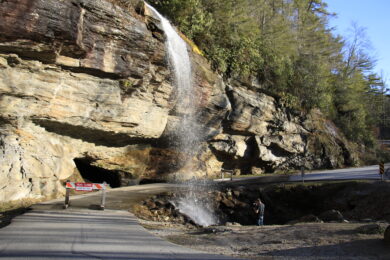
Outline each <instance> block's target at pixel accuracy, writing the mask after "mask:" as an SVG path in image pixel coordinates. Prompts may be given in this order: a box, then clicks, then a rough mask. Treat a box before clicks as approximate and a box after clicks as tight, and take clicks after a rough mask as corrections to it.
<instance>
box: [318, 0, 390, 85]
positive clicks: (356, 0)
mask: <svg viewBox="0 0 390 260" xmlns="http://www.w3.org/2000/svg"><path fill="white" fill-rule="evenodd" d="M324 2H326V3H327V4H328V10H329V11H330V12H333V13H336V14H337V16H336V17H333V18H331V19H330V26H332V27H335V29H336V31H335V32H336V33H337V34H339V35H342V36H345V35H348V33H349V32H348V30H349V29H350V28H351V25H352V23H353V22H355V23H356V24H357V25H358V26H359V27H363V28H365V29H366V36H367V38H368V39H369V40H370V42H371V46H372V48H373V50H371V51H370V54H373V56H374V58H376V59H377V63H376V66H375V72H377V73H378V74H379V75H383V77H384V79H385V80H386V83H387V87H388V88H390V0H324Z"/></svg>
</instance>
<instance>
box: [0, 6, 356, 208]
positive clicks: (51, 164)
mask: <svg viewBox="0 0 390 260" xmlns="http://www.w3.org/2000/svg"><path fill="white" fill-rule="evenodd" d="M111 2H115V1H105V0H70V1H57V0H15V1H0V7H1V8H0V16H1V17H2V19H1V21H0V32H1V34H0V129H1V130H0V161H1V165H0V201H3V202H4V201H11V200H18V199H24V198H42V197H50V196H58V195H61V194H63V192H64V188H63V182H64V181H65V180H67V179H71V180H81V179H82V178H87V179H89V180H90V181H95V182H100V181H103V180H106V181H108V182H110V183H111V186H121V185H127V184H129V183H130V182H132V180H139V179H142V178H150V179H163V178H165V176H166V175H167V174H169V173H172V172H174V171H175V170H177V169H178V168H180V156H179V154H178V152H177V151H174V150H173V149H171V147H170V145H169V139H170V138H172V136H174V131H175V125H177V123H178V122H180V118H181V116H182V115H181V114H180V113H178V112H177V111H176V109H175V104H176V93H177V89H176V88H175V86H174V83H173V80H172V76H171V75H172V73H171V68H170V67H169V65H168V62H167V58H166V56H167V54H166V51H165V46H164V38H165V36H164V32H163V31H162V30H161V27H160V24H159V21H158V19H157V18H156V17H153V15H152V14H151V12H148V10H145V9H144V8H145V7H142V5H141V6H140V8H139V11H138V12H136V11H135V9H134V8H133V7H132V6H129V7H128V8H125V7H124V6H123V5H115V4H113V3H111ZM190 56H191V59H192V70H193V74H194V79H193V83H194V85H195V91H196V97H197V98H196V99H197V102H196V104H197V112H198V115H199V118H198V120H199V122H200V123H201V124H202V125H203V126H204V127H203V134H204V136H203V138H204V140H205V142H204V143H203V149H202V150H201V151H202V153H201V154H199V155H198V157H197V158H198V162H199V165H198V170H197V173H196V174H197V175H215V174H218V173H219V172H220V171H221V169H222V168H233V169H240V170H242V171H249V170H250V171H257V172H261V171H264V170H274V169H275V168H278V167H285V168H286V167H290V166H297V165H298V161H299V160H302V158H303V162H304V163H305V165H307V166H313V167H337V166H341V165H343V164H345V163H350V162H346V161H345V158H348V160H350V161H351V162H352V161H353V160H352V159H353V158H352V156H350V154H349V152H348V151H349V149H348V145H347V143H346V142H345V141H344V140H343V139H342V138H341V137H339V135H338V134H337V131H333V126H331V125H330V126H329V127H328V128H329V129H328V128H326V124H324V123H321V122H319V121H318V120H317V118H316V117H317V116H316V115H311V114H309V115H305V116H291V113H288V112H287V110H286V109H285V108H283V107H282V106H281V104H279V101H278V100H277V99H275V98H273V97H271V96H268V95H265V94H263V93H261V92H260V91H259V89H256V87H254V86H251V85H250V84H249V85H248V84H244V83H242V82H238V81H234V82H233V81H232V82H230V83H229V84H226V83H224V82H223V80H222V78H221V77H220V76H219V75H217V74H215V73H214V72H212V71H211V69H210V67H209V65H208V64H207V62H206V60H205V59H204V58H203V57H201V56H199V55H198V54H196V53H192V52H191V53H190ZM280 106H281V107H280ZM313 117H314V118H315V119H312V118H313ZM319 126H320V127H322V129H323V130H321V131H323V132H324V134H323V133H322V132H320V133H317V132H316V131H317V130H316V129H318V127H319ZM325 132H326V133H325ZM332 135H333V136H332ZM325 139H326V140H325ZM329 143H330V144H331V145H329ZM319 148H320V149H319ZM317 151H321V152H317ZM313 152H314V153H313ZM299 163H301V162H300V161H299ZM80 173H81V176H80Z"/></svg>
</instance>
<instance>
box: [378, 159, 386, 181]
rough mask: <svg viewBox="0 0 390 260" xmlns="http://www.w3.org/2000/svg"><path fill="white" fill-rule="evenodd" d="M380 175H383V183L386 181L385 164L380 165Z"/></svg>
mask: <svg viewBox="0 0 390 260" xmlns="http://www.w3.org/2000/svg"><path fill="white" fill-rule="evenodd" d="M379 174H380V175H381V179H382V181H383V180H384V177H383V175H385V164H384V163H383V162H380V163H379Z"/></svg>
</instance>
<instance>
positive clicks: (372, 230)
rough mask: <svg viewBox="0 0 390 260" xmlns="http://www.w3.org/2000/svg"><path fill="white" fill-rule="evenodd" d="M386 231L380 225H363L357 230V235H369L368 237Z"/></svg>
mask: <svg viewBox="0 0 390 260" xmlns="http://www.w3.org/2000/svg"><path fill="white" fill-rule="evenodd" d="M384 231H385V229H384V228H383V227H382V226H381V225H379V224H368V225H363V226H360V227H358V228H357V229H356V232H357V233H360V234H367V235H372V234H383V233H384Z"/></svg>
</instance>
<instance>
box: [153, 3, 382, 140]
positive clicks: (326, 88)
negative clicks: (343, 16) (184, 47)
mask: <svg viewBox="0 0 390 260" xmlns="http://www.w3.org/2000/svg"><path fill="white" fill-rule="evenodd" d="M148 2H150V3H151V4H152V5H154V6H155V7H156V8H157V9H158V10H159V11H161V12H162V13H163V14H164V15H165V16H167V17H169V18H170V19H171V20H172V21H173V23H174V24H175V25H177V26H178V27H179V28H180V30H181V31H182V32H183V33H184V34H185V35H186V36H187V37H189V38H190V39H191V40H193V41H194V42H195V43H196V44H197V45H198V46H199V47H200V49H201V50H202V51H203V52H204V53H205V55H206V56H207V58H208V59H209V60H210V61H211V62H212V64H213V66H214V68H215V69H216V70H218V71H219V72H221V73H223V74H224V75H225V77H227V78H229V77H236V78H248V77H251V78H253V77H255V78H256V79H257V80H258V81H259V83H260V84H261V86H262V87H263V88H264V89H267V90H269V91H272V92H274V93H276V94H278V95H280V96H282V97H283V98H284V99H286V100H288V101H289V102H288V104H290V106H291V107H292V108H304V109H311V108H320V109H321V111H322V112H323V113H324V114H325V115H326V116H327V117H328V118H329V119H331V120H333V121H334V122H336V124H337V125H338V126H339V127H340V128H341V129H343V131H344V133H345V134H346V136H347V137H348V138H349V139H350V140H352V141H355V142H359V143H364V144H366V145H372V144H373V134H372V132H373V131H372V129H373V127H375V126H376V125H378V123H379V121H380V116H381V114H380V112H378V111H381V109H380V107H379V106H380V103H381V102H380V101H381V100H382V98H383V95H384V89H385V86H384V83H383V80H382V78H381V77H380V76H379V75H377V74H376V73H375V72H374V71H373V68H374V65H375V59H374V57H372V56H371V55H370V49H369V48H368V47H367V42H368V40H367V38H366V37H365V36H364V30H363V29H361V28H359V27H358V26H353V28H352V34H351V35H350V36H349V37H345V38H344V37H342V36H339V35H335V33H334V31H333V29H332V28H330V27H329V25H328V20H329V19H330V18H331V17H332V16H333V15H334V14H331V13H329V12H328V11H327V4H326V3H325V1H322V0H224V1H220V0H149V1H148Z"/></svg>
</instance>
